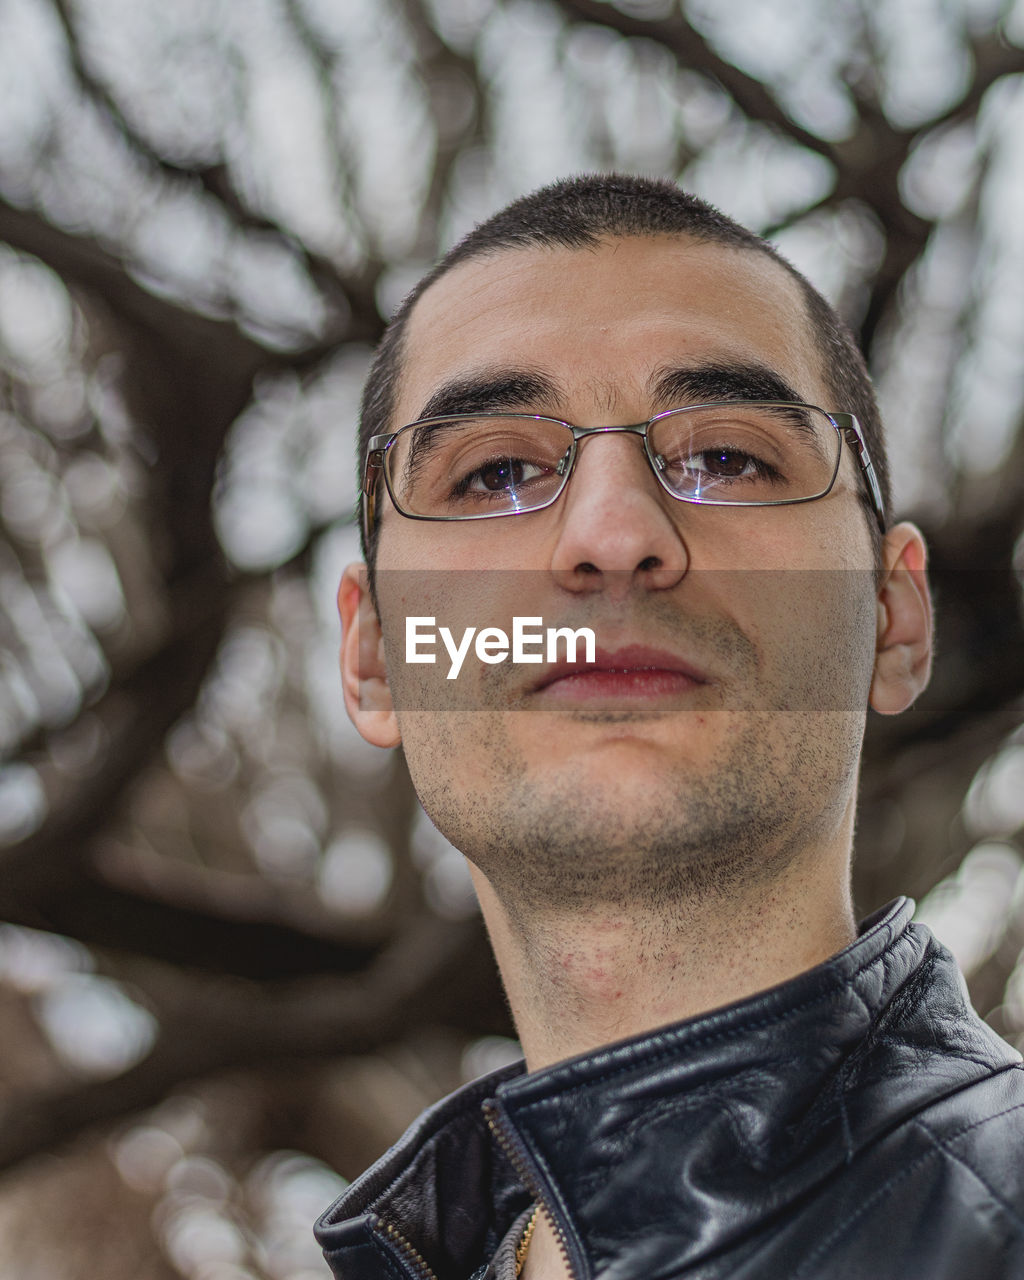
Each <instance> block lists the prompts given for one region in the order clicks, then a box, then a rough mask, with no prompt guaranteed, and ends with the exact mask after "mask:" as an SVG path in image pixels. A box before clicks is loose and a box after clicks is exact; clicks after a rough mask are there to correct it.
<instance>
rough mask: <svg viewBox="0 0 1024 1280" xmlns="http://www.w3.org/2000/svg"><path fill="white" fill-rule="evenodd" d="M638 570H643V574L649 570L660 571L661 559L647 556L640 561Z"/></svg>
mask: <svg viewBox="0 0 1024 1280" xmlns="http://www.w3.org/2000/svg"><path fill="white" fill-rule="evenodd" d="M637 568H638V569H639V570H641V572H643V571H646V570H648V569H660V568H661V557H660V556H646V557H645V558H644V559H643V560H641V561H640V563H639V564H638V565H637Z"/></svg>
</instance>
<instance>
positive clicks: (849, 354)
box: [357, 173, 891, 582]
mask: <svg viewBox="0 0 1024 1280" xmlns="http://www.w3.org/2000/svg"><path fill="white" fill-rule="evenodd" d="M660 235H680V236H688V237H690V239H692V240H696V241H698V242H701V243H704V244H721V245H725V246H727V247H729V248H734V249H750V250H753V251H754V252H756V253H762V254H764V255H765V256H766V257H768V258H771V259H772V260H773V261H774V262H777V263H778V264H779V266H781V267H782V268H784V270H786V271H787V272H788V273H789V274H790V276H792V278H793V279H794V280H795V281H796V282H797V284H798V285H799V286H800V289H801V292H802V294H803V298H804V305H805V307H806V309H807V318H808V321H809V323H810V324H811V326H812V327H813V329H814V332H815V337H816V340H817V344H818V349H819V351H820V353H821V360H822V372H823V375H824V378H825V382H826V384H827V386H828V388H829V391H830V392H831V394H832V395H833V396H834V397H835V403H834V404H832V405H825V406H822V407H823V408H831V409H835V410H842V411H844V412H846V413H852V414H854V415H855V416H856V418H857V420H858V421H859V423H860V425H861V428H862V430H863V434H864V440H865V443H866V444H867V447H868V451H869V453H870V454H871V457H872V460H873V462H874V466H875V474H876V476H877V479H878V484H879V487H880V488H881V491H882V500H883V506H884V509H885V517H886V522H887V523H888V521H889V519H890V501H891V496H890V479H889V461H888V458H887V456H886V449H885V439H884V434H883V431H882V422H881V417H880V415H879V412H878V404H877V401H876V399H875V392H874V388H873V386H872V384H871V379H870V377H869V375H868V371H867V367H866V365H865V363H864V357H863V356H862V355H861V352H860V349H859V347H858V346H857V342H856V339H855V338H854V336H853V334H852V333H851V332H850V329H849V327H848V326H847V325H846V324H845V323H844V321H843V320H842V319H841V318H840V316H839V315H838V314H837V313H836V311H835V309H834V308H833V307H832V306H831V305H830V304H829V303H828V302H826V300H825V299H824V298H823V297H822V295H821V294H820V293H819V292H818V290H817V289H815V287H814V286H813V285H812V284H811V283H810V281H809V280H807V279H806V277H805V276H803V275H801V274H800V272H799V271H797V269H796V268H795V267H794V266H793V265H792V263H790V262H787V260H786V259H785V258H784V257H783V256H782V254H781V253H779V251H778V250H777V249H776V248H775V247H774V246H773V245H772V244H770V243H769V242H768V241H767V240H765V239H763V238H762V237H761V236H759V235H755V234H754V232H753V231H749V230H748V229H747V228H746V227H743V226H741V225H740V224H739V223H738V222H734V221H733V220H732V219H731V218H728V217H726V215H725V214H724V213H721V212H720V211H719V210H718V209H716V208H715V207H714V206H713V205H710V204H708V203H707V202H706V201H704V200H701V199H700V198H699V197H697V196H694V195H690V194H689V193H688V192H686V191H683V190H681V189H680V188H679V187H677V186H676V185H675V183H672V182H669V181H667V180H664V179H659V178H643V177H638V176H634V175H631V174H618V173H607V174H602V173H597V174H584V175H582V176H580V177H576V178H566V179H564V180H563V181H561V182H555V183H552V184H551V185H550V186H547V187H542V188H541V189H540V190H539V191H534V192H533V193H532V194H530V195H527V196H522V197H521V198H520V199H518V200H515V201H513V202H512V204H510V205H508V206H507V207H506V208H504V209H502V210H500V211H499V212H498V213H496V214H494V215H493V216H492V217H490V218H488V219H487V221H486V222H482V223H480V225H479V226H477V227H476V228H474V230H472V231H471V232H469V234H468V235H467V236H465V237H464V238H463V239H462V240H460V241H459V242H458V244H456V245H455V246H454V247H453V248H451V249H449V250H448V252H447V253H446V254H445V255H444V257H443V258H442V259H441V260H440V261H439V262H438V263H437V264H436V265H435V266H434V267H433V268H432V269H431V270H430V271H428V272H427V274H426V275H425V276H424V277H423V279H422V280H420V282H419V284H417V285H416V287H415V288H414V289H413V290H412V292H411V293H409V295H408V296H407V297H406V298H405V299H404V301H403V302H402V304H401V306H400V307H399V308H398V310H397V311H396V312H395V314H394V316H393V317H392V319H391V322H390V323H389V324H388V326H387V328H386V329H385V331H384V336H383V337H382V339H381V341H380V345H379V346H378V348H377V351H376V354H375V356H374V359H373V363H372V364H371V366H370V372H369V375H368V377H367V380H366V386H365V388H364V391H363V400H362V408H361V412H360V425H359V457H358V461H357V466H359V468H360V477H361V476H362V463H363V459H364V457H365V454H366V444H367V441H368V440H369V439H370V437H371V436H375V435H382V434H384V433H385V432H387V431H389V430H390V429H391V420H392V417H393V416H394V411H395V402H396V400H397V398H398V384H399V380H400V378H401V373H402V359H403V351H404V346H405V335H406V331H407V328H408V324H409V316H410V315H411V314H412V309H413V307H414V306H415V305H416V303H417V302H418V301H419V299H420V298H421V297H422V296H423V294H424V293H425V292H426V290H427V289H429V288H430V286H431V285H432V284H433V283H434V282H435V281H436V280H438V279H440V277H441V276H443V275H445V274H446V273H447V272H448V271H450V270H451V269H452V267H454V266H457V265H458V264H459V263H460V262H465V261H466V260H467V259H469V258H480V257H486V256H487V255H488V254H494V253H500V252H502V251H503V250H507V249H528V248H533V247H537V246H546V247H560V248H566V249H583V248H592V247H593V246H595V245H596V244H597V243H598V242H599V241H600V240H601V239H602V238H604V237H615V236H618V237H630V236H635V237H644V236H660ZM861 491H862V492H861V496H862V500H863V504H864V507H865V510H866V513H867V518H868V526H869V528H870V529H871V531H872V538H873V542H874V547H875V553H876V558H877V557H878V555H879V551H880V535H879V531H878V524H877V521H876V519H875V515H874V508H873V507H872V505H871V501H870V498H869V497H868V495H867V493H866V491H864V487H863V486H861ZM365 501H366V499H365V496H364V495H363V493H362V489H361V487H360V494H359V504H360V505H359V517H360V519H359V525H360V528H361V529H362V528H363V527H364V526H363V520H362V507H363V503H364V502H365ZM378 529H379V521H375V522H374V526H373V529H372V530H371V533H370V536H369V543H368V545H367V541H366V538H365V534H364V546H363V552H364V555H365V557H366V562H367V564H368V565H369V568H370V578H371V582H372V580H373V567H374V559H375V556H376V542H377V536H378Z"/></svg>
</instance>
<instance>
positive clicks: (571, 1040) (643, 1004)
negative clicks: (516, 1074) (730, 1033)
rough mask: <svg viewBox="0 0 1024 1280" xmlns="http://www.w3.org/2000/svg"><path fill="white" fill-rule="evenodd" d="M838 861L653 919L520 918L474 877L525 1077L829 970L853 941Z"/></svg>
mask: <svg viewBox="0 0 1024 1280" xmlns="http://www.w3.org/2000/svg"><path fill="white" fill-rule="evenodd" d="M846 852H847V856H848V845H847V851H846ZM846 860H847V859H846V856H843V853H842V850H840V849H837V850H832V851H829V856H825V857H822V856H821V850H818V851H817V852H816V856H814V857H803V858H797V859H794V860H793V861H792V862H790V863H789V865H788V866H787V868H786V870H785V872H784V873H782V874H781V875H779V876H778V877H777V878H776V879H774V880H773V881H771V882H768V883H764V882H762V883H759V884H756V885H754V884H752V885H747V886H736V885H733V886H731V887H730V889H729V891H728V892H727V893H726V892H724V891H723V892H721V893H717V894H716V893H703V894H701V895H699V896H694V897H693V898H692V899H690V900H689V901H686V902H681V903H676V904H674V906H673V909H672V910H671V911H662V912H660V913H658V914H654V913H653V912H652V911H651V909H650V904H649V903H643V904H637V905H636V907H635V908H631V907H630V906H622V905H621V904H617V905H615V906H612V905H607V904H590V905H588V906H586V907H584V908H576V909H573V910H572V911H571V912H566V911H550V912H548V911H544V910H543V909H538V908H537V906H536V904H530V907H529V909H528V910H527V909H523V908H521V904H518V903H509V902H503V901H501V900H500V899H499V897H498V895H497V894H496V893H495V892H494V890H493V888H492V886H491V885H490V884H489V882H488V881H487V880H486V879H485V878H484V877H483V875H482V873H480V872H479V871H475V870H474V878H475V880H476V884H477V890H478V893H479V895H480V901H481V906H482V908H483V912H484V918H485V920H486V922H487V927H488V931H489V933H490V935H491V941H492V944H493V946H494V950H495V954H496V956H497V959H498V964H499V967H500V969H501V973H502V977H503V979H504V982H505V989H506V992H507V994H508V999H509V1003H510V1005H511V1007H512V1014H513V1017H514V1019H515V1023H516V1027H517V1029H518V1031H519V1037H520V1040H521V1043H522V1046H523V1051H524V1054H525V1056H526V1064H527V1067H528V1068H529V1070H531V1071H535V1070H537V1069H538V1068H540V1067H543V1066H547V1065H548V1064H550V1063H552V1062H557V1061H560V1060H561V1059H564V1058H568V1057H572V1056H574V1055H576V1054H579V1053H585V1052H588V1051H589V1050H592V1049H595V1048H597V1047H599V1046H601V1045H605V1044H609V1043H611V1042H612V1041H615V1040H621V1039H626V1038H628V1037H630V1036H633V1035H638V1034H640V1033H642V1032H644V1031H649V1030H652V1029H653V1028H655V1027H659V1026H664V1025H665V1024H667V1023H670V1022H677V1021H680V1020H682V1019H685V1018H692V1017H695V1016H697V1015H698V1014H701V1013H705V1012H707V1011H708V1010H710V1009H714V1008H718V1007H720V1006H721V1005H725V1004H729V1003H731V1002H733V1001H735V1000H740V999H743V998H744V997H746V996H750V995H753V994H754V993H756V992H758V991H762V990H764V989H766V988H767V987H771V986H774V985H776V984H777V983H780V982H784V981H786V980H787V979H789V978H792V977H795V976H796V975H797V974H798V973H801V972H803V971H804V970H805V969H809V968H812V967H813V966H814V965H816V964H819V963H821V962H822V961H823V960H826V959H827V958H828V957H829V956H831V955H833V954H835V952H836V951H838V950H840V949H841V948H842V947H844V946H846V945H847V944H848V943H849V942H851V941H852V940H853V938H854V936H855V932H856V931H855V926H854V920H853V909H852V904H851V901H850V895H849V889H848V876H847V874H846V872H845V866H846ZM837 864H838V865H837Z"/></svg>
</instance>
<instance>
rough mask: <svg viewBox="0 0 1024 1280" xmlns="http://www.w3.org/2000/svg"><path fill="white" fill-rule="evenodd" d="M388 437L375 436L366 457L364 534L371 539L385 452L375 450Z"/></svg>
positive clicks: (364, 472)
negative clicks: (376, 445)
mask: <svg viewBox="0 0 1024 1280" xmlns="http://www.w3.org/2000/svg"><path fill="white" fill-rule="evenodd" d="M387 438H388V437H386V436H385V437H379V436H374V438H373V439H372V440H371V441H370V450H369V452H368V453H367V455H366V466H365V468H364V469H363V534H364V536H365V537H367V538H369V536H370V533H371V531H372V529H373V526H374V522H375V520H376V519H377V489H378V487H379V482H380V478H381V472H382V470H383V467H384V450H383V449H379V448H374V445H375V444H376V443H377V441H378V440H379V439H387Z"/></svg>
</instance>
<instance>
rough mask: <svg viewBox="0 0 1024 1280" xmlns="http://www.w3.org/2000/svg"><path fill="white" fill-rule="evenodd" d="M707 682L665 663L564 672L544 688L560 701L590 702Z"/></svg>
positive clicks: (655, 694) (658, 694)
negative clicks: (695, 678) (629, 668)
mask: <svg viewBox="0 0 1024 1280" xmlns="http://www.w3.org/2000/svg"><path fill="white" fill-rule="evenodd" d="M701 684H703V681H701V680H694V679H693V677H692V676H688V675H686V674H685V672H682V671H667V670H665V669H664V668H662V667H642V668H637V669H632V670H629V671H615V670H590V671H581V672H580V673H579V674H578V675H568V676H562V677H561V678H560V679H558V680H553V681H552V682H551V684H548V685H545V686H544V687H543V688H542V689H540V690H539V691H538V692H540V693H541V694H542V695H543V696H544V698H545V700H547V699H553V700H555V701H558V702H589V701H593V700H599V699H604V700H608V699H611V698H621V699H627V700H636V699H638V698H639V699H644V698H668V697H672V696H678V695H679V694H681V693H688V692H689V691H690V690H691V689H697V688H699V687H700V685H701Z"/></svg>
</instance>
